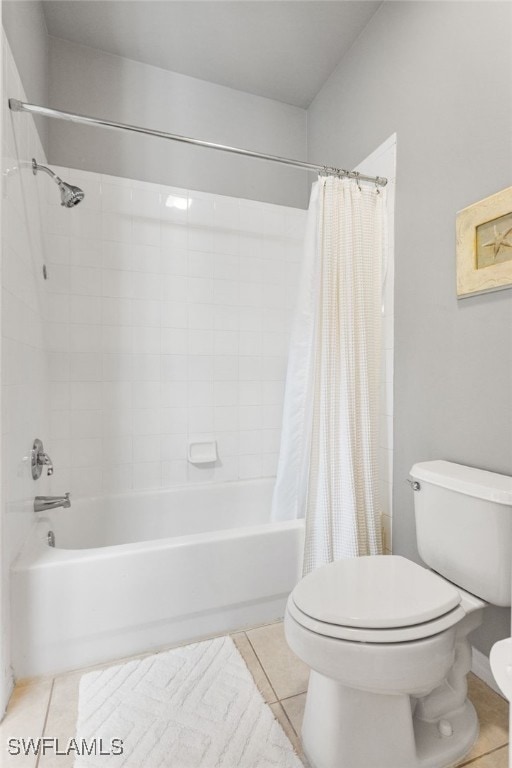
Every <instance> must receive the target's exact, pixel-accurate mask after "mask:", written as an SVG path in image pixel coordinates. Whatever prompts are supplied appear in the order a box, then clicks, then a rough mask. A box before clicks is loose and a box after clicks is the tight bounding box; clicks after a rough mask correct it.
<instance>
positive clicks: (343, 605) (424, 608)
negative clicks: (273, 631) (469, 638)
mask: <svg viewBox="0 0 512 768" xmlns="http://www.w3.org/2000/svg"><path fill="white" fill-rule="evenodd" d="M287 609H288V612H289V614H290V616H291V617H292V618H293V619H294V620H295V621H296V622H297V623H298V624H300V625H301V626H303V627H304V628H305V629H309V630H310V631H311V632H314V633H316V634H319V635H324V636H326V637H332V638H338V639H343V640H351V641H353V642H365V643H397V642H407V641H411V640H418V639H421V638H426V637H430V636H432V635H435V634H438V633H439V632H443V631H445V630H446V629H449V628H450V627H453V626H454V625H455V624H457V623H458V622H459V621H460V620H461V619H462V618H464V616H465V615H466V613H465V610H464V608H463V607H462V606H461V593H460V592H459V590H458V589H456V587H454V586H453V585H452V584H450V583H449V582H446V581H445V580H444V579H443V578H441V577H440V576H438V575H437V574H435V573H432V572H431V571H429V570H427V569H426V568H422V567H421V566H419V565H417V564H416V563H413V562H412V561H410V560H407V559H406V558H403V557H399V556H394V555H386V556H371V557H360V558H351V559H346V560H338V561H336V562H334V563H331V564H330V565H327V566H323V567H322V568H318V569H317V570H316V571H313V572H312V573H310V574H309V575H308V576H307V577H306V578H304V579H303V580H302V581H301V582H300V583H299V584H298V585H297V586H296V587H295V589H294V590H293V592H292V594H291V595H290V598H289V600H288V606H287Z"/></svg>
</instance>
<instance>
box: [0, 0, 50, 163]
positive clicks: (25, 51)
mask: <svg viewBox="0 0 512 768" xmlns="http://www.w3.org/2000/svg"><path fill="white" fill-rule="evenodd" d="M2 24H3V26H4V29H5V34H6V35H7V39H8V41H9V45H10V46H11V50H12V54H13V56H14V59H15V61H16V66H17V67H18V72H19V73H20V77H21V80H22V82H23V87H24V89H25V92H26V95H27V99H28V100H29V101H31V102H33V103H35V104H47V103H48V40H49V38H48V33H47V31H46V23H45V20H44V15H43V7H42V3H41V2H37V1H36V0H4V2H3V3H2ZM20 95H21V94H15V93H9V94H6V96H7V97H10V96H12V97H13V98H16V97H19V96H20ZM36 127H37V130H38V133H39V136H40V138H41V142H42V144H43V147H44V149H45V151H46V152H48V122H47V121H46V120H42V119H39V118H38V119H36Z"/></svg>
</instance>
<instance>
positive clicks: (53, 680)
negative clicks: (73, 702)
mask: <svg viewBox="0 0 512 768" xmlns="http://www.w3.org/2000/svg"><path fill="white" fill-rule="evenodd" d="M54 685H55V678H53V679H52V685H51V688H50V695H49V696H48V704H47V706H46V713H45V716H44V723H43V729H42V733H41V736H44V734H45V732H46V726H47V724H48V715H49V714H50V706H51V703H52V698H53V687H54ZM40 758H41V752H38V754H37V760H36V765H35V768H38V766H39V760H40Z"/></svg>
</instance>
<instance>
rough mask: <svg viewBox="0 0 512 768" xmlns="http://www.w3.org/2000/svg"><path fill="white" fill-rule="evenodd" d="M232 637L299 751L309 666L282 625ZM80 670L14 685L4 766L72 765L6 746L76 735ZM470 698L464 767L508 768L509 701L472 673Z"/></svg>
mask: <svg viewBox="0 0 512 768" xmlns="http://www.w3.org/2000/svg"><path fill="white" fill-rule="evenodd" d="M232 637H233V640H234V641H235V643H236V645H237V647H238V650H239V651H240V653H241V654H242V656H243V658H244V659H245V662H246V664H247V666H248V668H249V669H250V671H251V673H252V675H253V677H254V680H255V682H256V684H257V686H258V688H259V690H260V691H261V693H262V695H263V697H264V698H265V700H266V701H267V703H268V704H269V706H270V707H271V709H272V711H273V712H274V715H275V716H276V718H277V719H278V720H279V722H280V723H281V725H282V727H283V729H284V730H285V732H286V733H287V735H288V737H289V739H290V741H291V742H292V744H293V745H294V747H295V749H296V750H297V752H298V754H299V755H301V749H300V739H299V733H300V727H301V722H302V715H303V711H304V702H305V698H306V689H307V684H308V668H307V667H306V666H305V665H304V664H303V663H302V662H301V661H300V660H299V659H297V658H296V656H294V654H293V653H292V652H291V651H290V650H289V648H288V646H287V644H286V641H285V638H284V633H283V625H282V623H281V622H278V623H275V624H268V625H266V626H262V627H257V628H255V629H250V630H247V631H245V632H237V633H234V634H233V635H232ZM142 655H146V654H142ZM102 666H110V665H108V664H107V665H102ZM87 671H89V670H87ZM82 674H84V670H81V671H80V672H72V673H69V674H66V675H59V676H57V677H55V678H53V679H43V680H32V681H27V682H25V683H22V684H20V685H18V686H17V687H16V689H15V691H14V693H13V696H12V698H11V702H10V704H9V708H8V711H7V715H6V717H5V719H4V721H3V722H2V724H1V725H0V745H1V749H2V752H1V753H0V765H1V766H2V768H71V766H72V764H73V757H69V758H68V757H55V756H54V755H52V756H50V755H46V757H42V756H41V757H39V758H36V757H34V756H33V757H30V758H25V757H23V758H22V757H9V756H8V755H6V752H5V751H4V749H5V746H6V742H7V740H8V739H9V738H11V737H13V736H20V737H21V736H25V737H27V735H28V736H30V737H34V738H37V737H38V736H44V735H46V736H52V737H58V738H59V740H62V743H67V741H68V740H69V739H70V738H72V737H73V736H74V735H75V723H76V718H77V708H78V684H79V681H80V677H81V676H82ZM469 696H470V699H471V701H472V702H473V704H474V705H475V707H476V710H477V712H478V717H479V720H480V738H479V740H478V743H477V744H476V745H475V747H474V748H473V750H472V751H471V753H470V754H469V755H468V756H467V757H466V758H465V759H464V760H463V761H462V763H460V766H471V768H508V704H507V702H506V701H505V700H504V699H502V698H501V696H498V694H497V693H495V692H494V691H492V690H491V689H490V688H489V687H488V686H487V685H485V683H483V682H482V681H481V680H479V679H478V678H477V677H474V676H473V675H470V679H469ZM301 757H302V755H301ZM348 768H349V767H348Z"/></svg>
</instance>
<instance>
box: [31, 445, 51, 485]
mask: <svg viewBox="0 0 512 768" xmlns="http://www.w3.org/2000/svg"><path fill="white" fill-rule="evenodd" d="M30 463H31V469H32V477H33V478H34V480H37V479H38V478H40V477H41V473H42V471H43V467H47V470H46V474H47V475H49V476H50V475H53V462H52V460H51V459H50V457H49V456H48V454H47V453H45V450H44V446H43V443H42V441H41V440H39V438H37V437H36V439H35V440H34V444H33V446H32V454H31V461H30Z"/></svg>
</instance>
